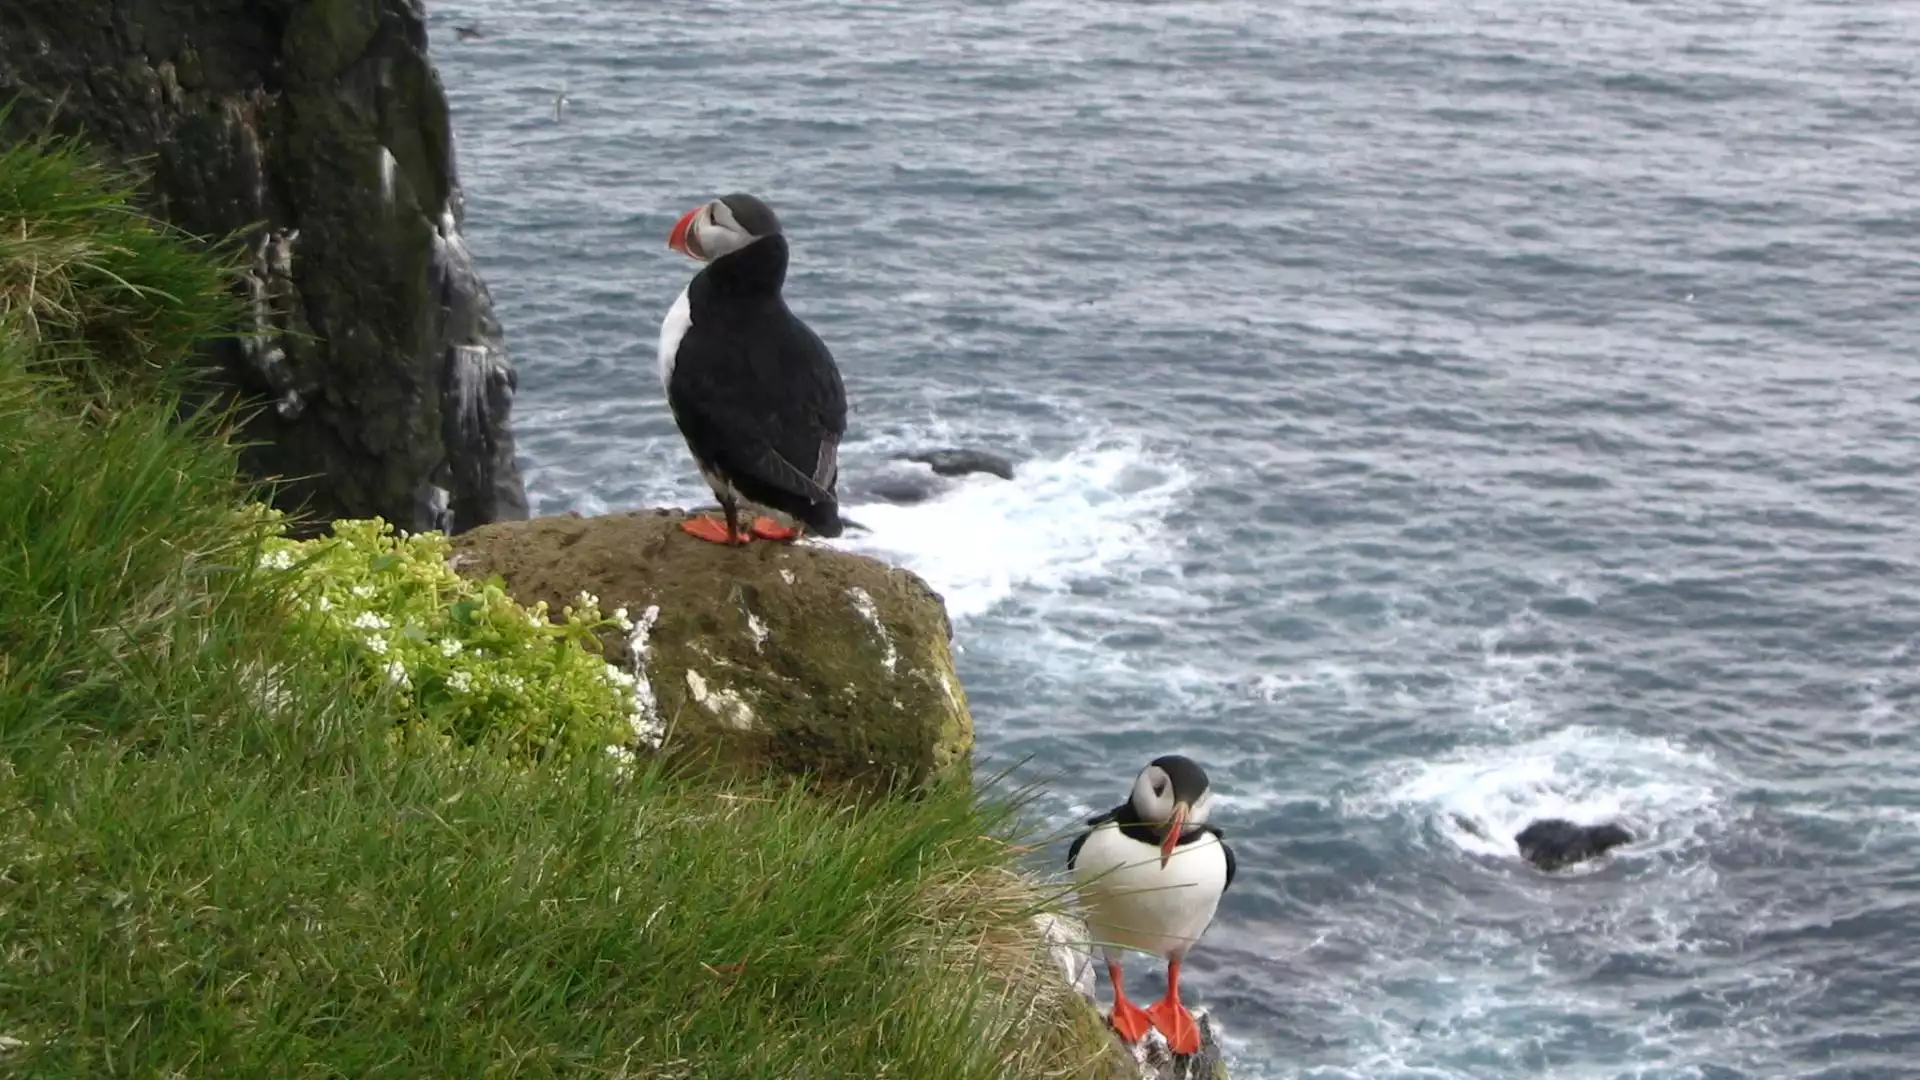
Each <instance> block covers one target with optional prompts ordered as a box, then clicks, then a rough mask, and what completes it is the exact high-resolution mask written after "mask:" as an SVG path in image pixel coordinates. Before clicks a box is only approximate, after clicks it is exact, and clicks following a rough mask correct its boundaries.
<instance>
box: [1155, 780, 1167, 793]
mask: <svg viewBox="0 0 1920 1080" xmlns="http://www.w3.org/2000/svg"><path fill="white" fill-rule="evenodd" d="M1153 793H1154V795H1155V796H1160V795H1165V794H1166V793H1167V782H1166V781H1165V780H1155V781H1154V782H1153Z"/></svg>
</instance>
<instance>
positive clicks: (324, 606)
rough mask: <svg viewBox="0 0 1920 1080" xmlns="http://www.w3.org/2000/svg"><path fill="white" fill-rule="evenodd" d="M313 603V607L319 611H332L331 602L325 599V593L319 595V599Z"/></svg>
mask: <svg viewBox="0 0 1920 1080" xmlns="http://www.w3.org/2000/svg"><path fill="white" fill-rule="evenodd" d="M314 603H315V606H317V607H318V608H319V609H320V610H321V611H332V610H333V601H331V600H329V599H327V597H326V594H325V593H322V594H321V595H320V599H319V600H317V601H315V602H314Z"/></svg>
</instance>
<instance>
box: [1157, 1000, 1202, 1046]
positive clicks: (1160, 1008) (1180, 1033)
mask: <svg viewBox="0 0 1920 1080" xmlns="http://www.w3.org/2000/svg"><path fill="white" fill-rule="evenodd" d="M1147 1019H1149V1020H1151V1021H1153V1026H1154V1027H1155V1028H1158V1029H1159V1031H1160V1034H1162V1035H1165V1036H1166V1037H1167V1049H1169V1050H1171V1051H1173V1052H1174V1053H1176V1054H1197V1053H1199V1052H1200V1025H1198V1024H1196V1023H1194V1022H1193V1014H1192V1013H1190V1012H1188V1011H1187V1007H1186V1006H1185V1005H1182V1004H1180V1003H1179V1002H1177V1001H1170V1000H1168V999H1166V998H1161V999H1160V1000H1159V1001H1156V1002H1154V1003H1153V1004H1152V1005H1149V1006H1147Z"/></svg>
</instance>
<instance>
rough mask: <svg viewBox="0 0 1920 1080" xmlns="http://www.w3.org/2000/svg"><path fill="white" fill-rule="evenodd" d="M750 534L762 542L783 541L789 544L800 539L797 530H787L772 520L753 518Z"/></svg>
mask: <svg viewBox="0 0 1920 1080" xmlns="http://www.w3.org/2000/svg"><path fill="white" fill-rule="evenodd" d="M752 532H753V535H755V536H757V537H759V538H760V539H762V540H785V541H788V542H789V543H791V542H792V541H795V540H798V539H800V530H799V529H797V528H794V529H789V528H787V527H786V526H784V525H782V524H780V523H779V522H777V521H775V520H773V519H772V518H765V517H763V518H754V519H753V528H752Z"/></svg>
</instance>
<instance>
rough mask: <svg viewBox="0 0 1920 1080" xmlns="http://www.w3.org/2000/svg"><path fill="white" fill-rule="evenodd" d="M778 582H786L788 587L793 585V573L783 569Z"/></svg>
mask: <svg viewBox="0 0 1920 1080" xmlns="http://www.w3.org/2000/svg"><path fill="white" fill-rule="evenodd" d="M780 580H781V581H784V582H786V583H787V584H789V585H791V584H793V581H794V577H793V571H791V570H785V569H783V570H781V571H780Z"/></svg>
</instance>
